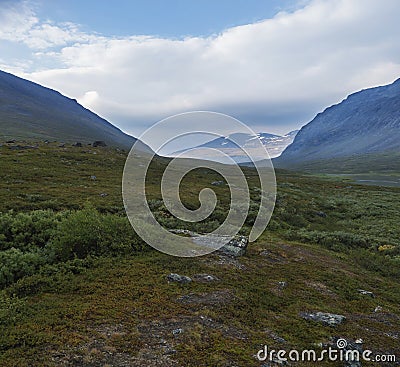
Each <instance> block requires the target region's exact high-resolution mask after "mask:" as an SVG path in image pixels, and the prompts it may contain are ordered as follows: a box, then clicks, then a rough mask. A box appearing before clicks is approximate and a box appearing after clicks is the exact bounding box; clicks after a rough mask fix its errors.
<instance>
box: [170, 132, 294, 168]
mask: <svg viewBox="0 0 400 367" xmlns="http://www.w3.org/2000/svg"><path fill="white" fill-rule="evenodd" d="M297 132H298V130H295V131H291V132H290V133H288V134H286V135H283V136H281V135H276V134H269V133H258V134H257V137H255V136H253V135H250V134H243V133H236V134H231V135H229V136H227V137H219V138H216V139H214V140H211V141H209V142H207V143H204V144H201V145H197V146H195V147H193V148H196V149H202V148H213V149H217V150H219V151H221V152H224V153H226V154H227V155H229V156H231V157H232V158H233V159H234V160H235V161H236V162H238V163H244V162H248V161H249V157H247V155H245V154H244V152H243V151H242V150H241V149H240V148H239V147H238V146H237V145H236V144H235V143H234V142H233V141H232V140H231V139H234V140H235V141H236V142H238V144H240V146H242V147H244V148H246V149H247V150H248V151H249V152H252V153H253V154H254V153H256V154H255V155H256V156H257V152H256V151H255V150H257V145H256V144H255V139H257V138H259V139H260V140H261V142H262V144H263V145H264V146H265V148H266V149H267V151H268V153H269V155H270V157H271V158H273V157H277V156H279V155H280V154H281V153H282V152H283V150H284V149H285V148H286V147H287V146H288V145H289V144H291V143H292V141H293V139H294V137H295V136H296V134H297ZM186 150H187V149H184V150H180V151H177V152H174V153H172V154H171V155H172V156H174V155H177V154H179V153H182V152H184V151H186ZM200 152H201V155H202V156H204V159H211V160H212V159H213V153H212V152H209V151H207V150H206V149H204V150H203V151H200Z"/></svg>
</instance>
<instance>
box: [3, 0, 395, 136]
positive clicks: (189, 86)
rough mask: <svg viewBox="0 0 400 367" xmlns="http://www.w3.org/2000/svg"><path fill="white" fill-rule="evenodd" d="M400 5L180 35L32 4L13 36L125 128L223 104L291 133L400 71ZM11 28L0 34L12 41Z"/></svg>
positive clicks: (309, 10)
mask: <svg viewBox="0 0 400 367" xmlns="http://www.w3.org/2000/svg"><path fill="white" fill-rule="evenodd" d="M399 7H400V5H399V3H398V1H397V0H385V1H380V0H351V1H350V0H314V1H310V2H309V3H307V5H305V6H304V7H303V8H302V9H300V10H297V11H295V12H293V13H280V14H278V15H277V16H275V17H274V18H272V19H267V20H264V21H261V22H258V23H254V24H249V25H244V26H239V27H234V28H230V29H227V30H225V31H224V32H222V33H221V34H219V35H215V36H210V37H203V38H202V37H188V38H185V39H181V40H172V39H163V38H157V37H151V36H148V37H146V36H140V37H139V36H132V37H125V38H107V37H103V36H96V35H94V34H84V33H82V32H81V31H80V30H79V28H78V27H77V26H75V25H73V24H64V25H54V24H50V23H42V22H41V21H40V20H38V19H37V18H36V17H35V15H34V14H33V13H32V12H30V11H28V10H26V11H25V13H24V19H26V22H22V21H17V20H7V22H8V23H7V24H11V26H15V27H18V29H19V30H18V32H16V35H15V37H14V41H16V42H25V43H26V44H27V45H29V46H30V47H32V48H34V49H38V50H41V56H40V57H41V60H42V59H43V58H44V57H47V58H49V59H51V60H53V62H54V63H57V66H56V67H51V68H48V69H45V70H43V68H41V70H40V71H33V72H29V73H23V74H22V75H23V76H25V77H27V78H29V79H31V80H34V81H37V82H39V83H42V84H45V85H47V86H50V87H53V88H56V89H58V90H60V91H62V92H63V93H66V94H67V95H69V96H71V97H74V98H78V99H79V100H80V101H81V102H82V103H84V104H85V105H87V106H88V107H90V108H93V109H94V110H95V112H97V113H99V114H101V115H103V116H105V117H106V118H109V119H110V120H111V121H112V122H114V123H119V125H120V126H122V127H123V128H124V129H125V130H128V131H133V132H135V133H137V132H138V130H140V129H141V127H140V128H139V127H136V128H135V125H134V124H135V123H136V124H138V123H139V122H147V123H151V122H154V121H155V120H157V119H159V118H163V117H166V116H168V115H170V114H174V113H179V112H183V111H187V110H193V109H214V110H219V111H221V112H224V113H228V114H232V115H234V116H235V117H239V118H242V119H244V121H245V122H248V123H252V124H253V125H257V129H263V130H271V131H280V132H284V131H285V130H288V129H289V128H292V127H295V126H296V125H298V124H300V123H305V122H307V119H310V118H311V117H312V116H313V114H315V112H317V111H318V110H320V109H322V108H323V107H325V106H326V105H328V104H332V103H334V102H337V101H339V100H340V99H342V98H344V97H345V96H346V95H347V94H348V93H350V92H352V91H355V90H358V89H361V88H366V87H370V86H375V85H379V84H385V83H389V82H391V81H393V80H394V79H395V78H397V77H399V76H400V44H399V42H398V39H400V23H399V22H398V17H397V14H398V11H399V10H400V9H399ZM1 19H2V18H1V17H0V21H1ZM6 19H11V18H10V17H9V18H6ZM13 22H15V23H13ZM7 27H10V25H8V26H7ZM7 27H5V29H7ZM11 33H12V32H10V31H7V30H6V31H5V32H4V31H3V33H0V38H1V37H3V38H4V37H6V38H7V39H8V40H11V39H12V36H11ZM55 46H58V47H59V48H58V49H54V47H55ZM51 47H53V49H51V50H49V49H48V48H51ZM94 91H96V92H94ZM264 122H265V123H270V124H274V123H276V124H277V123H278V122H279V123H280V124H281V126H269V127H266V126H262V125H263V124H264Z"/></svg>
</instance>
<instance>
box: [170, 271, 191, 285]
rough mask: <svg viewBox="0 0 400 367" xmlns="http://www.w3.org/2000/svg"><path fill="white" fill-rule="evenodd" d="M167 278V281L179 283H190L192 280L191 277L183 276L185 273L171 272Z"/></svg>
mask: <svg viewBox="0 0 400 367" xmlns="http://www.w3.org/2000/svg"><path fill="white" fill-rule="evenodd" d="M167 280H168V281H169V282H175V283H181V284H186V283H190V282H191V281H192V279H191V278H189V277H187V276H185V275H179V274H175V273H171V274H169V275H168V276H167Z"/></svg>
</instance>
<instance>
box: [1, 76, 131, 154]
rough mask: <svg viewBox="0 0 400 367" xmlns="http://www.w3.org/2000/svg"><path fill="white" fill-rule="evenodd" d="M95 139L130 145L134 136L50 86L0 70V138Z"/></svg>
mask: <svg viewBox="0 0 400 367" xmlns="http://www.w3.org/2000/svg"><path fill="white" fill-rule="evenodd" d="M24 139H25V140H30V141H32V140H51V141H52V140H56V141H63V142H71V143H73V142H81V143H92V142H93V141H96V140H102V141H105V142H106V144H108V145H111V146H116V147H121V148H130V147H131V146H132V144H133V143H134V142H135V141H136V139H135V138H133V137H131V136H129V135H127V134H125V133H123V132H122V131H121V130H119V129H118V128H116V127H115V126H113V125H112V124H110V123H109V122H108V121H106V120H105V119H103V118H101V117H99V116H98V115H96V114H95V113H93V112H91V111H89V110H88V109H86V108H84V107H83V106H81V105H80V104H78V103H77V101H76V100H74V99H70V98H67V97H65V96H63V95H62V94H60V93H59V92H56V91H54V90H52V89H49V88H45V87H43V86H41V85H39V84H36V83H33V82H30V81H28V80H25V79H22V78H19V77H16V76H14V75H12V74H9V73H5V72H3V71H0V141H6V140H24Z"/></svg>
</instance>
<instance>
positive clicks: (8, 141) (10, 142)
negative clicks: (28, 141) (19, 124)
mask: <svg viewBox="0 0 400 367" xmlns="http://www.w3.org/2000/svg"><path fill="white" fill-rule="evenodd" d="M14 143H15V140H7V141H6V144H14Z"/></svg>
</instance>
